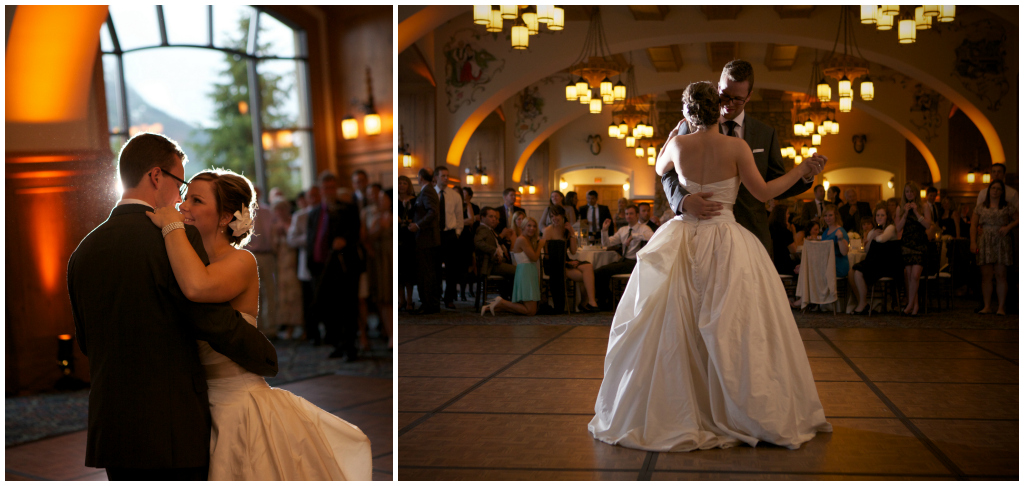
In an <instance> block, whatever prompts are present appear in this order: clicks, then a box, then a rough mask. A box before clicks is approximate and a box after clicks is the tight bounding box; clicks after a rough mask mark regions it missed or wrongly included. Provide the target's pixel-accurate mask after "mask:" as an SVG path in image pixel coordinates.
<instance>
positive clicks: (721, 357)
mask: <svg viewBox="0 0 1024 486" xmlns="http://www.w3.org/2000/svg"><path fill="white" fill-rule="evenodd" d="M685 187H686V189H687V190H688V191H690V192H701V191H711V192H714V193H715V194H714V196H713V197H712V199H713V200H715V201H718V202H721V203H722V204H723V205H724V207H725V209H724V210H723V211H721V215H720V216H717V217H715V218H713V219H712V220H705V221H698V220H697V219H696V218H693V217H691V216H684V217H677V218H675V219H672V220H671V221H669V222H668V223H667V224H665V225H664V226H662V227H660V228H658V231H657V232H656V233H655V235H654V237H653V238H652V239H651V241H650V242H649V243H648V244H647V246H646V247H644V248H643V249H642V250H640V252H639V253H638V254H637V265H636V268H635V269H634V270H633V273H632V275H631V276H630V279H629V283H628V284H627V286H626V290H625V292H624V294H623V297H622V300H621V301H620V303H619V307H618V309H617V311H616V313H615V318H614V320H613V322H612V327H611V333H610V337H609V341H608V352H607V355H606V357H605V365H604V380H603V382H602V383H601V389H600V392H599V393H598V398H597V403H596V405H595V407H594V408H595V412H596V416H595V417H594V419H593V420H591V422H590V425H589V427H588V428H589V430H590V433H591V434H593V435H594V437H595V438H597V439H599V440H601V441H603V442H607V443H609V444H618V445H622V446H625V447H630V448H635V449H643V450H649V451H690V450H694V449H710V448H714V447H721V448H727V447H732V446H735V445H738V444H739V443H741V442H744V443H747V444H749V445H751V446H755V445H756V444H757V443H758V441H766V442H770V443H772V444H776V445H779V446H784V447H788V448H790V449H796V448H799V447H800V444H802V443H804V442H807V441H808V440H810V439H812V438H813V437H814V435H815V434H816V433H817V432H831V430H832V426H831V424H829V423H828V422H826V421H825V413H824V411H823V410H822V407H821V402H820V400H819V399H818V393H817V390H816V389H815V386H814V378H813V377H812V376H811V368H810V364H809V363H808V360H807V354H806V352H805V350H804V346H803V341H802V340H801V338H800V333H799V332H798V330H797V327H796V322H795V321H794V320H793V314H792V311H791V310H790V308H789V305H788V304H789V302H788V300H787V299H786V292H785V289H784V288H783V286H782V281H781V280H780V279H779V275H778V273H777V272H776V270H775V267H774V265H773V264H772V261H771V259H770V258H769V257H768V253H767V251H766V250H765V249H764V246H762V245H761V242H760V241H758V239H757V237H755V236H754V235H753V234H752V233H751V232H749V231H748V230H746V229H745V228H743V227H742V226H740V225H739V224H738V223H736V221H735V218H734V217H733V214H732V205H733V203H734V201H735V200H736V194H737V193H738V190H739V178H738V177H736V178H733V179H729V180H725V181H720V182H716V183H713V184H704V185H703V186H701V185H698V184H693V183H690V182H685Z"/></svg>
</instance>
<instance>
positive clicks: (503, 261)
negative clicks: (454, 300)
mask: <svg viewBox="0 0 1024 486" xmlns="http://www.w3.org/2000/svg"><path fill="white" fill-rule="evenodd" d="M500 213H501V211H500V210H498V209H494V208H488V207H485V208H483V209H481V210H480V214H481V219H480V226H478V227H477V228H476V235H474V237H473V246H474V247H475V248H476V251H477V254H476V256H477V264H478V265H479V267H480V272H482V273H483V275H501V276H502V277H505V278H507V279H511V278H513V277H515V275H516V267H515V266H513V265H512V264H510V263H508V261H509V258H510V257H509V254H508V249H506V248H505V244H504V243H503V242H502V241H501V238H500V237H499V236H500V235H499V234H498V233H496V232H495V231H494V229H495V228H497V227H498V215H499V214H500ZM509 231H511V228H509ZM481 290H482V289H481Z"/></svg>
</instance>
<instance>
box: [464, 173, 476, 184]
mask: <svg viewBox="0 0 1024 486" xmlns="http://www.w3.org/2000/svg"><path fill="white" fill-rule="evenodd" d="M474 182H476V177H474V176H473V174H466V184H469V185H473V183H474Z"/></svg>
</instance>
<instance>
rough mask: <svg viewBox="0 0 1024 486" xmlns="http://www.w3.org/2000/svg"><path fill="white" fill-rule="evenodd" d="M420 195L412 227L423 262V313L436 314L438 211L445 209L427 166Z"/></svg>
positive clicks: (439, 237)
mask: <svg viewBox="0 0 1024 486" xmlns="http://www.w3.org/2000/svg"><path fill="white" fill-rule="evenodd" d="M419 179H420V186H421V189H420V195H419V196H417V197H416V206H415V209H414V215H413V221H412V223H410V224H409V230H410V231H413V232H415V233H416V256H417V258H416V259H417V262H419V267H418V270H419V282H417V285H418V287H419V290H420V308H419V313H420V314H436V313H438V312H441V304H440V298H441V296H440V295H438V293H437V274H436V273H435V272H436V267H437V264H436V261H437V253H438V249H439V247H440V245H441V228H440V226H439V225H438V214H439V213H440V212H441V209H440V208H441V206H440V204H441V201H440V199H439V198H438V197H437V191H436V190H435V189H434V174H432V173H431V172H430V171H429V170H427V169H426V168H422V169H420V172H419Z"/></svg>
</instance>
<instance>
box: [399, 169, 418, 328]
mask: <svg viewBox="0 0 1024 486" xmlns="http://www.w3.org/2000/svg"><path fill="white" fill-rule="evenodd" d="M415 203H416V192H415V189H414V188H413V185H412V179H409V178H408V177H406V176H404V175H403V176H398V308H399V310H401V309H405V310H407V311H411V310H414V309H415V308H416V306H415V305H414V304H413V302H412V290H413V287H414V286H415V285H416V268H417V267H418V262H417V259H416V232H415V231H410V230H409V225H410V224H411V223H412V218H413V215H414V213H413V207H414V205H415Z"/></svg>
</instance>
